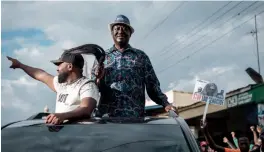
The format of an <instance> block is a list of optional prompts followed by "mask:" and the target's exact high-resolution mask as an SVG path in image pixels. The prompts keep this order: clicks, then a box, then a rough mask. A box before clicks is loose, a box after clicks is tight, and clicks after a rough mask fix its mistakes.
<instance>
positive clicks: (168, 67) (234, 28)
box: [159, 10, 264, 73]
mask: <svg viewBox="0 0 264 152" xmlns="http://www.w3.org/2000/svg"><path fill="white" fill-rule="evenodd" d="M262 13H264V10H263V11H261V12H260V13H258V14H256V15H260V14H262ZM254 17H255V16H253V17H251V18H250V19H248V20H246V21H244V22H243V23H241V24H239V25H238V26H236V27H235V28H232V29H231V30H230V31H228V32H226V33H225V34H223V35H221V36H220V37H218V38H217V39H215V40H213V41H211V42H210V43H208V44H207V45H205V46H203V47H201V48H200V49H198V50H196V51H194V52H193V53H191V54H189V55H188V56H186V57H184V58H182V59H181V60H179V61H177V62H176V63H173V64H171V65H169V66H168V67H167V68H165V69H163V70H161V71H159V72H160V73H162V72H164V71H166V70H167V69H169V68H171V67H172V66H174V65H177V64H179V63H181V62H182V61H184V60H186V59H188V58H190V57H191V56H193V55H195V54H196V53H198V52H200V51H201V50H203V49H204V48H206V47H208V46H210V45H211V44H213V43H215V42H216V41H218V40H220V39H222V38H223V37H225V36H226V35H227V34H229V33H231V32H233V31H234V30H236V29H237V28H239V27H241V26H242V25H244V24H245V23H247V22H249V21H250V20H252V19H253V18H254Z"/></svg>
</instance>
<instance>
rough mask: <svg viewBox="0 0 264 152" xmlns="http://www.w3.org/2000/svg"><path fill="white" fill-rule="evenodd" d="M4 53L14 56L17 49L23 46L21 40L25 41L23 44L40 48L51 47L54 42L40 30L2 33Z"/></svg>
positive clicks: (32, 29)
mask: <svg viewBox="0 0 264 152" xmlns="http://www.w3.org/2000/svg"><path fill="white" fill-rule="evenodd" d="M1 37H2V40H1V41H2V46H1V49H2V53H3V54H6V55H10V54H12V52H13V51H14V50H15V49H21V48H22V46H21V44H20V42H19V39H20V40H22V41H23V44H33V45H40V46H50V45H53V44H54V42H53V41H52V40H49V39H48V38H47V37H46V35H45V33H44V32H43V31H42V30H40V29H34V28H28V29H20V30H12V31H2V33H1Z"/></svg>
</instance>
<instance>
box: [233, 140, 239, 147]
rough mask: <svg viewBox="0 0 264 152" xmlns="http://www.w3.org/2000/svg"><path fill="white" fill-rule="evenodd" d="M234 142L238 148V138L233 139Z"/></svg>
mask: <svg viewBox="0 0 264 152" xmlns="http://www.w3.org/2000/svg"><path fill="white" fill-rule="evenodd" d="M233 141H234V143H235V146H236V147H237V148H238V141H237V138H233Z"/></svg>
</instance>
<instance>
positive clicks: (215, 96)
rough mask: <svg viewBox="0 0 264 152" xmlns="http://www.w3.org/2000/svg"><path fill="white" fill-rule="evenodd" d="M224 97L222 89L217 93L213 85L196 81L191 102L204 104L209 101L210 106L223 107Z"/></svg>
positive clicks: (215, 86)
mask: <svg viewBox="0 0 264 152" xmlns="http://www.w3.org/2000/svg"><path fill="white" fill-rule="evenodd" d="M225 96H226V94H225V91H224V89H221V90H220V91H219V92H218V87H217V85H216V84H215V83H210V82H208V81H204V80H196V83H195V87H194V91H193V95H192V100H196V101H203V102H206V101H207V100H208V99H209V101H210V104H215V105H224V103H225Z"/></svg>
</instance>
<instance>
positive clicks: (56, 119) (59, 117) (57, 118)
mask: <svg viewBox="0 0 264 152" xmlns="http://www.w3.org/2000/svg"><path fill="white" fill-rule="evenodd" d="M64 120H65V118H64V116H63V113H54V114H50V115H48V116H47V117H46V123H48V124H54V125H58V124H61V123H62V122H63V121H64Z"/></svg>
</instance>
